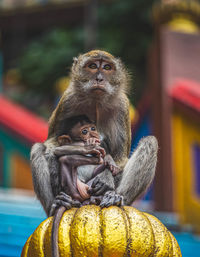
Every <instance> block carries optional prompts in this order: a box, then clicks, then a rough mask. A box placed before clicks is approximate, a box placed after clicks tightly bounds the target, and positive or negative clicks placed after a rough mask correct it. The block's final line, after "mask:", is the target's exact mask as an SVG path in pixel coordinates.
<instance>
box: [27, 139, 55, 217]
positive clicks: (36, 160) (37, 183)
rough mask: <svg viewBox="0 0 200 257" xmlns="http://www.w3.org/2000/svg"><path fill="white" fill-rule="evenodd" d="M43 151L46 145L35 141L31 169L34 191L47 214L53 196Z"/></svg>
mask: <svg viewBox="0 0 200 257" xmlns="http://www.w3.org/2000/svg"><path fill="white" fill-rule="evenodd" d="M45 151H46V146H45V145H44V144H41V143H37V144H35V145H33V147H32V149H31V169H32V179H33V186H34V190H35V193H36V195H37V197H38V199H39V200H40V202H41V204H42V205H43V207H44V210H45V212H46V213H47V215H48V214H49V211H50V209H51V205H52V203H53V199H54V196H53V192H52V187H51V178H50V172H49V166H48V162H47V160H46V157H45Z"/></svg>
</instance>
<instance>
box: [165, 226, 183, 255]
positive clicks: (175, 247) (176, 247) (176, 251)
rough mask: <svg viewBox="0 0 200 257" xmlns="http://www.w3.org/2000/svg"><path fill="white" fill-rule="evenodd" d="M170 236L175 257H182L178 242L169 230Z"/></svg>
mask: <svg viewBox="0 0 200 257" xmlns="http://www.w3.org/2000/svg"><path fill="white" fill-rule="evenodd" d="M168 233H169V235H170V236H171V240H172V247H173V257H181V256H182V254H181V249H180V247H179V245H178V242H177V241H176V238H175V237H174V236H173V235H172V233H171V232H170V231H169V230H168Z"/></svg>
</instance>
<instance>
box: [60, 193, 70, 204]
mask: <svg viewBox="0 0 200 257" xmlns="http://www.w3.org/2000/svg"><path fill="white" fill-rule="evenodd" d="M56 200H61V201H65V202H66V203H69V204H72V198H71V197H70V196H69V195H67V194H59V195H57V196H56Z"/></svg>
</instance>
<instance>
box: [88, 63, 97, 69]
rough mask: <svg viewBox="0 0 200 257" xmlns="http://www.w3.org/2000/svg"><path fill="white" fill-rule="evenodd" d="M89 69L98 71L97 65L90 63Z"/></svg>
mask: <svg viewBox="0 0 200 257" xmlns="http://www.w3.org/2000/svg"><path fill="white" fill-rule="evenodd" d="M88 67H89V68H90V69H97V65H96V63H94V62H93V63H90V64H89V65H88Z"/></svg>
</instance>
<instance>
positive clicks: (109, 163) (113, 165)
mask: <svg viewBox="0 0 200 257" xmlns="http://www.w3.org/2000/svg"><path fill="white" fill-rule="evenodd" d="M104 164H105V165H106V166H108V168H109V169H110V171H111V172H112V174H113V176H116V175H117V174H118V173H119V172H120V169H119V167H118V166H117V164H116V163H115V161H114V160H113V158H112V156H111V155H109V154H107V155H106V156H105V158H104Z"/></svg>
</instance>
